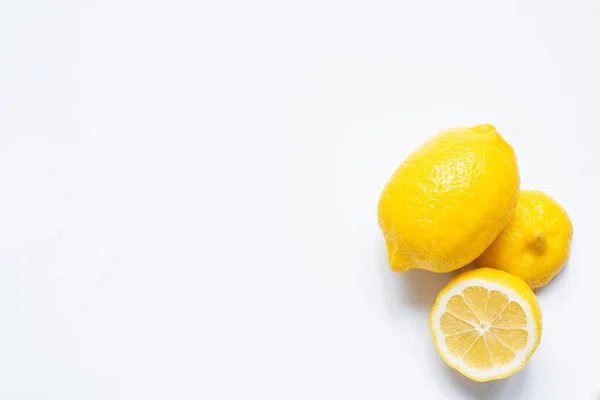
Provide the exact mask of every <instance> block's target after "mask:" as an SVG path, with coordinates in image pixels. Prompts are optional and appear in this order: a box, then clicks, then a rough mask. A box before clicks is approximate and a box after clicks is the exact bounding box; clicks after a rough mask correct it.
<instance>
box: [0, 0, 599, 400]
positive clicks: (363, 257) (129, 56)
mask: <svg viewBox="0 0 600 400" xmlns="http://www.w3.org/2000/svg"><path fill="white" fill-rule="evenodd" d="M599 43H600V2H598V1H597V0H589V1H583V0H579V1H567V0H565V1H553V0H550V1H541V0H540V1H517V0H514V1H497V2H485V1H445V0H438V1H399V0H370V1H366V0H363V1H348V0H346V1H342V0H337V1H336V0H304V1H278V0H253V1H244V0H212V1H207V0H200V1H198V0H189V1H182V0H169V1H166V0H164V1H148V0H146V1H142V0H139V1H136V0H112V1H111V0H103V1H91V0H89V1H78V0H62V1H61V0H48V1H41V0H39V1H32V0H19V1H16V0H0V398H2V399H8V400H13V399H14V400H20V399H42V400H45V399H57V400H71V399H77V400H81V399H110V400H113V399H209V400H211V399H278V400H279V399H347V400H349V399H515V400H518V399H577V400H587V399H594V400H595V399H598V398H600V363H598V360H599V359H600V343H599V338H600V333H599V332H600V324H599V319H598V308H597V307H598V304H600V303H599V300H598V294H599V291H598V282H599V281H600V268H599V267H598V265H597V264H598V258H597V251H598V243H597V238H598V230H597V227H598V226H599V224H600V215H599V212H598V202H599V194H600V189H599V185H598V183H599V182H600V181H599V178H600V157H599V156H598V136H599V132H598V126H599V125H600V124H599V122H598V120H599V118H600V116H599V114H598V111H599V110H600V96H598V93H600V75H599V71H600V57H599V56H598V45H599ZM478 123H491V124H493V125H495V126H496V127H497V128H498V130H499V132H500V133H501V134H503V136H504V137H505V139H506V140H507V141H509V143H511V144H512V145H513V147H514V149H515V151H516V153H517V156H518V161H519V167H520V172H521V180H522V187H523V188H529V189H541V190H543V191H545V192H546V193H548V194H550V195H551V196H553V197H554V198H555V199H557V200H558V201H559V202H560V203H561V204H562V205H563V206H564V207H565V209H566V210H567V211H568V213H569V214H570V216H571V219H572V221H573V225H574V230H575V233H574V242H573V248H572V256H571V260H570V262H569V265H568V266H567V267H566V269H565V270H564V271H563V272H562V273H561V274H560V276H559V277H558V278H556V279H555V280H554V281H553V282H552V283H551V284H550V285H549V286H548V287H547V288H545V289H543V290H541V291H539V301H540V304H541V307H542V311H543V315H544V325H543V329H544V331H543V338H542V342H541V344H540V347H539V348H538V350H537V352H536V353H535V355H534V356H533V358H532V359H531V361H530V363H529V364H528V365H527V367H526V368H525V369H524V370H523V371H521V372H520V373H518V374H516V375H515V376H513V377H511V378H509V379H506V380H504V381H498V382H493V383H487V384H481V383H475V382H471V381H469V380H468V379H466V378H463V377H462V376H461V375H460V374H458V373H456V372H454V371H453V370H451V369H450V368H449V367H447V366H446V365H445V364H444V363H443V362H442V360H441V358H440V357H439V356H438V355H437V353H436V351H435V349H434V346H433V343H432V339H431V337H430V334H429V331H428V322H427V318H428V314H429V310H430V308H431V305H432V303H433V300H434V298H435V297H436V295H437V293H438V291H439V290H440V289H441V288H442V287H443V286H444V285H445V283H446V282H447V281H448V280H449V278H450V275H435V274H432V273H428V272H424V271H411V272H409V273H405V274H396V273H392V272H391V271H390V270H389V267H388V266H387V263H386V255H385V249H384V244H383V240H382V237H381V234H380V232H379V229H378V226H377V222H376V205H377V200H378V196H379V193H380V190H381V189H382V187H383V185H384V183H385V182H386V180H387V179H388V177H389V176H390V175H391V173H392V172H393V171H394V169H395V168H396V167H397V166H398V165H399V164H400V162H401V161H402V160H403V158H404V157H405V156H406V155H407V154H408V153H409V152H410V151H412V150H413V149H414V148H415V147H416V146H418V145H419V144H421V143H422V142H423V141H425V140H426V139H427V138H428V137H429V136H431V135H432V134H434V133H436V132H437V131H439V130H442V129H445V128H449V127H455V126H464V125H473V124H478Z"/></svg>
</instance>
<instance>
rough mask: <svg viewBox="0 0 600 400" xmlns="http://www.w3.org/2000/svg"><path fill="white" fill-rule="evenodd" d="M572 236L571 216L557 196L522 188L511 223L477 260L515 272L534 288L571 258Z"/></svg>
mask: <svg viewBox="0 0 600 400" xmlns="http://www.w3.org/2000/svg"><path fill="white" fill-rule="evenodd" d="M572 236H573V225H572V224H571V220H570V219H569V216H568V215H567V213H566V212H565V210H564V209H563V208H562V207H561V206H560V205H559V204H558V203H557V202H556V201H555V200H554V199H552V198H551V197H550V196H548V195H546V194H544V193H543V192H540V191H536V190H523V191H521V192H520V193H519V196H518V198H517V205H516V207H515V210H514V213H513V215H512V217H511V219H510V221H509V222H508V225H507V226H506V227H505V228H504V230H503V231H502V232H501V233H500V235H498V237H497V238H496V240H495V241H494V242H493V243H492V245H491V246H490V247H489V248H488V249H486V250H485V251H484V252H483V254H482V255H481V256H480V257H479V258H478V259H477V261H476V263H477V265H478V266H481V267H489V268H495V269H500V270H503V271H506V272H509V273H511V274H514V275H516V276H518V277H520V278H521V279H523V280H524V281H525V282H527V284H528V285H529V286H530V287H531V288H532V289H537V288H541V287H542V286H545V285H546V284H548V282H550V281H551V280H552V278H554V277H555V276H556V275H557V274H558V273H559V272H560V271H561V270H562V268H563V266H564V265H565V263H566V262H567V260H568V259H569V253H570V249H571V238H572Z"/></svg>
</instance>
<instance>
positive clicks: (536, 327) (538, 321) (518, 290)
mask: <svg viewBox="0 0 600 400" xmlns="http://www.w3.org/2000/svg"><path fill="white" fill-rule="evenodd" d="M472 280H476V281H478V282H479V283H480V284H481V285H482V286H484V287H485V286H486V285H487V284H486V282H489V283H490V284H492V285H495V286H496V287H501V288H502V287H503V288H506V289H508V290H510V291H512V292H513V293H515V294H516V295H517V296H518V297H519V298H520V299H522V300H523V301H524V302H525V303H526V304H527V305H528V306H529V309H530V311H531V313H530V314H528V316H527V318H528V320H527V325H528V326H531V331H530V332H529V334H531V335H533V338H534V341H533V343H532V345H531V348H530V350H529V351H528V352H527V353H526V354H524V356H523V357H522V359H521V362H519V363H518V364H516V365H514V366H513V368H511V369H510V370H508V371H504V372H500V373H494V372H493V371H490V374H488V375H487V376H485V377H481V376H474V375H471V374H469V373H468V372H467V371H465V370H462V369H461V366H460V365H458V364H457V363H456V362H453V361H452V360H451V359H450V357H449V356H448V354H446V353H445V351H444V350H443V349H444V346H442V345H441V343H440V342H439V341H440V340H442V339H441V338H440V337H439V335H438V334H437V333H436V330H435V328H434V326H435V321H434V319H435V315H436V314H437V310H438V309H439V308H440V307H443V305H442V304H441V299H443V298H444V296H445V295H446V294H447V293H448V292H449V291H452V290H454V289H455V288H456V287H460V286H461V285H462V284H464V283H465V282H467V281H472ZM492 299H493V297H492V296H489V297H487V302H488V304H487V305H486V306H485V309H486V313H489V308H490V304H489V303H490V302H491V301H492ZM509 309H510V307H505V308H503V311H504V312H508V311H509ZM491 324H492V329H493V325H494V324H495V322H492V323H491ZM429 328H430V331H431V334H432V336H433V340H434V344H435V347H436V349H437V351H438V353H439V354H440V356H441V357H442V359H443V360H444V362H446V364H448V365H449V366H450V367H452V368H454V369H456V370H458V371H459V372H460V373H462V374H463V375H465V376H467V377H468V378H470V379H472V380H475V381H478V382H486V381H490V380H496V379H503V378H507V377H509V376H511V375H512V374H514V373H515V372H517V371H519V370H521V369H522V368H523V367H524V366H525V365H526V364H527V361H529V358H530V357H531V356H532V355H533V353H534V352H535V350H536V349H537V347H538V345H539V343H540V340H541V338H542V311H541V309H540V306H539V303H538V301H537V298H536V296H535V293H534V292H533V291H532V290H531V288H530V287H529V286H528V285H527V284H526V283H525V282H524V281H523V280H522V279H521V278H519V277H517V276H515V275H512V274H509V273H507V272H504V271H500V270H495V269H491V268H478V269H474V270H470V271H466V272H462V273H460V274H459V275H457V276H455V277H454V278H453V279H452V280H451V281H450V282H449V283H448V284H447V285H446V286H445V287H444V288H443V289H442V290H441V292H440V293H439V295H438V297H437V299H436V301H435V303H434V305H433V307H432V309H431V315H430V317H429ZM507 344H508V343H507ZM511 347H512V346H511Z"/></svg>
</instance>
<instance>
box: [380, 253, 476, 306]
mask: <svg viewBox="0 0 600 400" xmlns="http://www.w3.org/2000/svg"><path fill="white" fill-rule="evenodd" d="M377 263H378V266H379V268H378V269H379V271H380V277H381V284H382V289H383V299H384V301H385V303H386V307H387V308H388V312H389V313H390V314H398V310H399V308H400V305H401V304H402V303H407V302H408V303H409V304H410V305H411V306H413V307H417V308H419V309H421V310H426V311H427V312H429V310H431V307H432V306H433V303H434V302H435V299H436V298H437V295H438V294H439V293H440V291H441V290H442V288H443V287H444V286H446V284H448V282H449V281H450V279H452V277H453V276H455V275H456V274H457V273H459V272H463V271H466V270H467V269H471V268H473V266H472V265H471V264H469V265H467V266H465V267H463V268H461V269H459V270H457V271H454V272H449V273H444V274H437V273H435V272H430V271H425V270H422V269H412V270H410V271H407V272H394V271H392V270H391V268H390V265H389V263H388V256H387V251H386V249H385V246H383V245H381V246H377Z"/></svg>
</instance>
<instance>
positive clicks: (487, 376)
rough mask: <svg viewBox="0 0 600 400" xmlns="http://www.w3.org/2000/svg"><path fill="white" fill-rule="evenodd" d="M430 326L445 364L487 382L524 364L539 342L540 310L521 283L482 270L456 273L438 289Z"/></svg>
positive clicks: (499, 377) (499, 272) (485, 269)
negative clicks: (457, 274) (445, 284)
mask: <svg viewBox="0 0 600 400" xmlns="http://www.w3.org/2000/svg"><path fill="white" fill-rule="evenodd" d="M430 328H431V333H432V335H433V338H434V342H435V346H436V348H437V350H438V352H439V353H440V355H441V356H442V358H443V359H444V361H445V362H446V363H447V364H448V365H450V366H451V367H452V368H454V369H456V370H458V371H459V372H461V373H462V374H463V375H465V376H467V377H469V378H471V379H473V380H476V381H488V380H493V379H501V378H506V377H508V376H510V375H512V374H513V373H515V372H516V371H518V370H520V369H521V368H523V367H524V366H525V364H526V363H527V360H528V359H529V357H530V356H531V355H532V354H533V352H534V351H535V349H536V347H537V345H538V343H539V341H540V336H541V313H540V310H539V306H538V304H537V300H536V299H535V295H534V294H533V292H532V291H531V289H530V288H529V287H528V286H527V284H526V283H525V282H524V281H522V280H521V279H520V278H517V277H515V276H513V275H510V274H508V273H505V272H503V271H496V270H492V269H489V268H481V269H479V270H473V271H467V272H465V273H463V274H461V275H459V276H457V277H456V278H454V279H453V280H452V281H451V282H450V283H449V284H448V285H447V286H446V288H444V289H443V290H442V292H441V293H440V295H439V296H438V299H437V300H436V303H435V305H434V306H433V309H432V311H431V315H430Z"/></svg>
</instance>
